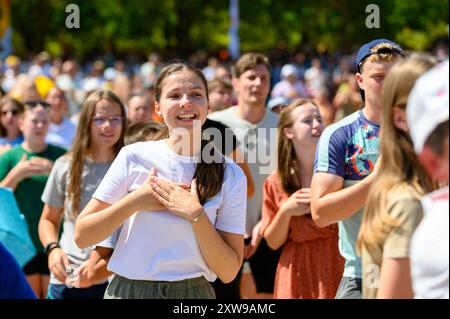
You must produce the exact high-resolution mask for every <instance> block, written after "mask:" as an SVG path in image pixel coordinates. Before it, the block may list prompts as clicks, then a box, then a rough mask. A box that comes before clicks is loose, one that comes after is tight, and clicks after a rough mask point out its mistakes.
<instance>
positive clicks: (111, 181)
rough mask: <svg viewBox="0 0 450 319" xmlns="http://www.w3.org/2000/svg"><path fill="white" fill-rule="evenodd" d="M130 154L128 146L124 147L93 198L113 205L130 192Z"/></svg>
mask: <svg viewBox="0 0 450 319" xmlns="http://www.w3.org/2000/svg"><path fill="white" fill-rule="evenodd" d="M128 156H129V153H128V152H127V147H124V148H122V149H121V150H120V152H119V154H118V155H117V157H116V159H115V160H114V162H113V163H112V164H111V166H110V167H109V170H108V172H107V173H106V175H105V177H104V178H103V180H102V181H101V183H100V185H99V186H98V188H97V190H96V191H95V193H94V195H92V197H93V198H96V199H98V200H101V201H103V202H106V203H108V204H111V205H112V204H114V203H115V202H117V201H119V200H120V199H122V198H123V197H125V196H126V195H127V194H128V167H129V166H128Z"/></svg>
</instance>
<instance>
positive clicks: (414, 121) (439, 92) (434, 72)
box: [406, 60, 449, 154]
mask: <svg viewBox="0 0 450 319" xmlns="http://www.w3.org/2000/svg"><path fill="white" fill-rule="evenodd" d="M448 76H449V61H448V60H446V61H444V62H442V63H439V64H438V65H436V66H435V67H433V68H432V69H431V70H429V71H428V72H426V73H425V74H423V75H422V76H421V77H419V79H417V81H416V83H415V84H414V87H413V89H412V91H411V93H410V95H409V98H408V104H407V107H406V116H407V120H408V126H409V130H410V135H411V138H412V140H413V143H414V150H415V151H416V153H417V154H420V153H421V152H422V149H423V146H424V144H425V142H426V140H427V138H428V137H429V136H430V134H431V133H432V132H433V131H434V130H435V129H436V127H437V126H438V125H439V124H441V123H443V122H445V121H446V120H448V113H449V104H448V86H449V79H448Z"/></svg>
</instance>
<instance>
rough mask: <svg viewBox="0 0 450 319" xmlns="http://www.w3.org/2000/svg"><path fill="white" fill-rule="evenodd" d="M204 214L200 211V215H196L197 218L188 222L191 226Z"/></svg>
mask: <svg viewBox="0 0 450 319" xmlns="http://www.w3.org/2000/svg"><path fill="white" fill-rule="evenodd" d="M204 213H205V211H204V210H203V209H202V211H201V212H200V214H198V215H197V216H195V217H194V218H193V219H192V220H190V223H191V224H195V223H196V222H197V221H198V220H199V219H200V218H201V217H202V216H203V214H204Z"/></svg>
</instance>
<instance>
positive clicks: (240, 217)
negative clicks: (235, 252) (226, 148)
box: [215, 163, 247, 235]
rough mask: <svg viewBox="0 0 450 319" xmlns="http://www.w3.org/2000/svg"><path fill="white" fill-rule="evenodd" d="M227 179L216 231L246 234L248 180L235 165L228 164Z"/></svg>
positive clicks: (223, 189)
mask: <svg viewBox="0 0 450 319" xmlns="http://www.w3.org/2000/svg"><path fill="white" fill-rule="evenodd" d="M226 165H227V167H226V169H227V170H230V171H229V172H227V174H226V175H228V176H227V178H226V179H225V181H224V185H223V188H222V191H223V196H222V204H221V206H220V208H219V210H218V212H217V219H216V225H215V227H216V229H218V230H221V231H225V232H229V233H233V234H240V235H243V234H245V222H246V212H247V195H246V194H247V178H246V177H245V175H244V173H243V172H242V170H241V169H240V167H239V166H237V165H236V164H235V163H227V164H226Z"/></svg>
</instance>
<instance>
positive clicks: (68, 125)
mask: <svg viewBox="0 0 450 319" xmlns="http://www.w3.org/2000/svg"><path fill="white" fill-rule="evenodd" d="M76 131H77V128H76V126H75V125H74V124H73V123H72V122H71V121H69V119H67V118H64V120H63V121H62V122H61V124H54V123H50V125H49V127H48V133H47V137H46V138H45V142H46V143H48V144H52V145H56V146H59V147H62V148H65V149H66V150H68V149H69V148H70V147H71V146H72V141H73V139H74V137H75V133H76Z"/></svg>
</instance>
